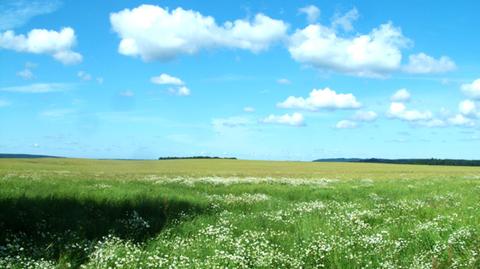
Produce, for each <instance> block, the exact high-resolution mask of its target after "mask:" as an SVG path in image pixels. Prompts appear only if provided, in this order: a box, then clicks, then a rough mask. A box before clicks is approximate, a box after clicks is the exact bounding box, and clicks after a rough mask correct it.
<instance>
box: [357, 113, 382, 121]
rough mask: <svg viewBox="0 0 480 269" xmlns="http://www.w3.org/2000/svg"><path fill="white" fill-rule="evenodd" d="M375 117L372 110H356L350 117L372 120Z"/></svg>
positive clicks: (358, 119)
mask: <svg viewBox="0 0 480 269" xmlns="http://www.w3.org/2000/svg"><path fill="white" fill-rule="evenodd" d="M377 117H378V115H377V113H375V112H374V111H357V112H356V113H355V114H354V115H353V117H352V118H353V119H354V120H356V121H374V120H376V119H377Z"/></svg>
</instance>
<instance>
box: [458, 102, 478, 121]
mask: <svg viewBox="0 0 480 269" xmlns="http://www.w3.org/2000/svg"><path fill="white" fill-rule="evenodd" d="M458 110H459V111H460V113H461V114H462V115H464V116H467V117H475V116H477V114H478V112H477V106H476V104H475V102H473V101H472V100H464V101H462V102H460V104H459V105H458Z"/></svg>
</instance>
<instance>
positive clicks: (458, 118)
mask: <svg viewBox="0 0 480 269" xmlns="http://www.w3.org/2000/svg"><path fill="white" fill-rule="evenodd" d="M448 122H449V123H450V124H452V125H455V126H464V127H472V126H474V125H475V122H474V121H473V120H472V119H470V118H467V117H465V116H464V115H462V114H457V115H455V116H453V117H451V118H449V119H448Z"/></svg>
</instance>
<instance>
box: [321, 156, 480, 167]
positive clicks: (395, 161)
mask: <svg viewBox="0 0 480 269" xmlns="http://www.w3.org/2000/svg"><path fill="white" fill-rule="evenodd" d="M314 162H353V163H391V164H423V165H453V166H480V160H463V159H434V158H431V159H379V158H369V159H360V158H332V159H318V160H314Z"/></svg>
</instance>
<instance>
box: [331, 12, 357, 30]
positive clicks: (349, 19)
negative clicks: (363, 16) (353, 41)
mask: <svg viewBox="0 0 480 269" xmlns="http://www.w3.org/2000/svg"><path fill="white" fill-rule="evenodd" d="M358 17H359V14H358V10H357V9H356V8H352V9H351V10H349V11H348V12H347V13H345V14H343V15H342V14H340V13H336V14H335V15H334V16H333V19H332V27H333V28H334V29H337V28H342V29H343V30H344V31H346V32H350V31H352V30H353V25H352V24H353V22H354V21H356V20H357V19H358Z"/></svg>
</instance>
